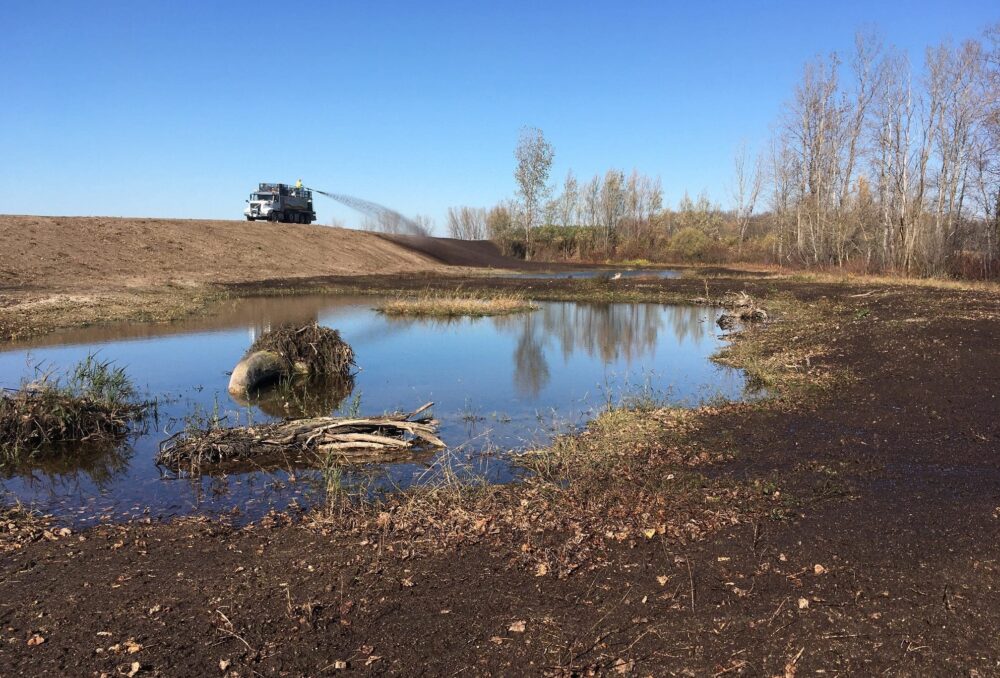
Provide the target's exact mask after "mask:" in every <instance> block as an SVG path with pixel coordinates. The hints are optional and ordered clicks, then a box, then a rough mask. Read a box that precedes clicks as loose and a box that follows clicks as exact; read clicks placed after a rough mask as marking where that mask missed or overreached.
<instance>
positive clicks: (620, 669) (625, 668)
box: [615, 659, 635, 676]
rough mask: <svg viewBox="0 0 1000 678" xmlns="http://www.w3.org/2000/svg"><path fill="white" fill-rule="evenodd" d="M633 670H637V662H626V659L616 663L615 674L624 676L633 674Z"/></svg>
mask: <svg viewBox="0 0 1000 678" xmlns="http://www.w3.org/2000/svg"><path fill="white" fill-rule="evenodd" d="M633 669H635V662H634V661H632V660H631V659H630V660H629V661H625V660H624V659H618V660H616V661H615V673H617V674H620V675H623V676H624V675H625V674H627V673H632V670H633Z"/></svg>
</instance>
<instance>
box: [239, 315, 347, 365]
mask: <svg viewBox="0 0 1000 678" xmlns="http://www.w3.org/2000/svg"><path fill="white" fill-rule="evenodd" d="M257 351H271V352H272V353H276V354H278V355H279V356H281V358H282V359H283V360H285V361H286V362H287V363H288V373H289V374H291V373H293V372H304V373H308V374H312V375H324V376H328V377H343V378H347V377H349V376H350V375H351V370H352V369H353V368H354V366H355V362H354V349H352V348H351V346H350V344H348V343H347V342H346V341H344V340H343V339H342V338H341V337H340V332H338V331H337V330H333V329H330V328H329V327H322V326H320V325H319V324H318V323H312V324H311V325H305V326H298V325H294V324H289V325H281V326H280V327H278V328H276V329H274V330H271V331H270V332H265V333H264V334H262V335H261V336H260V337H258V338H257V341H255V342H254V343H253V345H252V346H251V347H250V348H249V350H248V351H247V355H250V354H251V353H256V352H257Z"/></svg>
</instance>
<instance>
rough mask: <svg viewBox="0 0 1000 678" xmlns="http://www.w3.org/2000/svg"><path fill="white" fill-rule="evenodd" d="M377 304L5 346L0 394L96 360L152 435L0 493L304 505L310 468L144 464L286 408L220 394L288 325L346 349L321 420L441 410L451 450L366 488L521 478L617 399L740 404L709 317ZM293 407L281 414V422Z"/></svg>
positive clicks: (3, 482) (237, 307)
mask: <svg viewBox="0 0 1000 678" xmlns="http://www.w3.org/2000/svg"><path fill="white" fill-rule="evenodd" d="M376 303H377V299H374V298H372V297H354V298H352V297H331V296H305V297H291V298H261V299H244V300H237V301H232V302H226V303H225V304H222V305H220V306H219V308H218V309H216V311H215V312H214V313H213V314H211V315H209V316H205V317H199V318H193V319H190V320H187V321H184V322H178V323H172V324H157V325H152V324H123V325H114V326H103V327H94V328H87V329H78V330H72V331H65V332H61V333H56V334H51V335H47V336H45V337H41V338H39V339H38V340H35V341H32V342H28V343H21V344H9V345H6V346H5V347H4V348H3V351H2V352H0V386H8V387H13V386H16V385H17V384H18V383H19V382H20V380H21V379H22V378H30V377H31V375H32V374H33V369H34V366H38V365H41V366H42V368H43V369H46V368H49V367H51V368H56V369H65V368H66V367H68V366H71V365H73V364H75V363H76V362H77V361H79V360H81V359H82V358H84V357H86V356H87V355H88V354H92V353H97V354H98V355H99V356H100V357H101V358H102V359H106V360H113V361H115V362H116V363H117V364H120V365H125V366H126V367H127V369H128V372H129V374H130V375H131V376H132V378H133V380H134V381H135V383H136V385H137V386H138V387H139V389H140V390H141V391H143V392H145V393H148V394H149V395H150V396H152V397H155V398H157V399H158V401H159V406H158V417H157V419H156V420H154V421H151V422H150V425H149V429H150V430H149V431H148V432H147V433H146V434H144V435H141V436H139V437H138V438H137V439H135V440H134V441H133V442H132V444H130V445H128V446H125V447H123V448H119V449H116V450H107V449H105V450H92V451H88V453H87V454H84V455H81V458H80V459H78V460H73V461H71V462H66V461H63V462H60V463H59V464H57V465H54V466H51V467H46V468H34V469H20V470H16V471H8V472H7V474H6V475H5V476H4V477H2V478H0V488H2V490H0V491H3V492H4V493H5V494H8V495H13V496H14V497H16V498H18V499H20V500H22V501H25V502H28V503H31V504H33V505H35V506H36V507H38V508H39V509H40V510H43V511H46V512H52V513H56V514H60V515H63V516H66V517H69V518H71V519H73V520H76V521H77V522H82V523H87V522H91V521H94V520H98V519H101V518H104V519H109V518H114V519H118V518H123V517H132V516H136V515H150V516H153V517H169V516H173V515H178V514H183V513H188V512H192V511H195V510H197V511H206V512H210V513H217V512H229V511H235V512H238V513H239V515H240V516H244V517H251V518H252V517H256V516H259V515H261V514H262V513H263V512H266V511H267V510H268V509H270V508H272V507H273V508H284V507H287V506H288V505H289V504H295V503H297V504H300V505H301V504H308V503H309V502H311V501H314V500H315V498H316V483H315V482H312V481H314V480H315V474H314V473H313V472H311V471H308V470H303V469H285V470H277V471H274V470H269V471H266V472H265V471H258V472H248V473H239V474H232V475H227V476H222V477H208V476H206V477H202V478H197V479H191V478H185V479H176V478H174V477H173V476H172V474H169V473H165V472H164V471H162V470H161V469H158V468H157V467H156V466H155V464H154V463H153V458H154V455H155V453H156V450H157V445H158V443H159V442H160V441H161V440H163V439H164V438H165V437H166V436H168V435H170V434H171V433H174V432H176V431H178V430H180V429H181V428H183V427H184V426H185V425H186V423H187V422H189V421H191V420H192V419H197V418H199V417H201V418H204V417H208V416H214V415H219V416H228V417H229V419H230V421H237V420H238V421H239V422H241V423H244V422H246V421H247V420H248V419H252V420H253V421H262V420H268V419H271V418H273V417H272V415H275V414H278V415H280V414H281V412H282V411H283V403H285V402H288V401H283V400H278V401H277V402H273V401H272V402H268V403H265V404H258V405H251V406H246V405H244V404H241V403H238V402H236V401H234V400H232V399H231V398H230V396H229V395H228V393H227V391H226V385H227V383H228V378H229V377H228V374H229V371H230V370H231V369H232V367H233V365H235V363H236V362H237V361H238V360H239V359H240V357H241V356H242V355H243V353H244V352H245V351H246V349H247V347H248V346H249V345H250V344H251V343H252V342H253V340H254V338H255V337H256V336H258V335H259V334H260V333H261V332H264V331H267V330H268V329H269V328H270V327H272V326H275V325H277V324H279V323H282V322H286V321H297V322H304V321H310V320H317V321H319V322H320V323H321V324H323V325H326V326H329V327H334V328H337V329H339V330H340V332H341V334H342V336H343V337H344V339H345V340H347V341H348V342H349V343H350V344H351V345H352V346H353V348H354V350H355V352H356V355H357V361H358V365H359V367H360V371H359V372H358V374H357V376H356V380H355V387H354V391H353V393H351V394H345V393H341V394H337V395H336V396H333V395H329V397H327V398H326V399H325V400H323V399H320V401H321V402H324V403H325V405H324V407H325V409H328V410H329V409H335V408H337V407H338V406H339V407H340V408H341V410H342V411H343V410H344V409H346V408H347V407H349V406H351V405H352V404H356V400H357V399H360V411H361V412H362V413H363V414H380V413H382V412H385V411H391V410H399V411H409V410H412V409H414V408H416V407H418V406H419V405H422V404H423V403H425V402H428V401H434V402H435V403H436V405H435V407H434V410H433V411H434V414H435V416H436V417H437V418H438V419H440V421H441V437H442V438H443V439H444V440H445V441H446V442H447V443H448V444H449V446H450V447H451V449H450V450H449V451H447V452H444V453H436V454H432V455H431V456H429V457H427V458H422V459H416V460H411V461H407V462H405V463H396V464H390V465H380V466H370V467H366V468H363V469H360V470H359V471H356V472H353V473H350V474H348V478H349V480H355V481H356V480H357V479H358V478H359V476H364V477H365V478H367V479H368V481H369V482H371V483H372V484H373V486H375V487H382V488H387V487H394V486H405V485H408V484H410V483H412V482H421V481H422V480H426V479H428V478H432V477H434V476H435V474H437V473H439V472H440V470H441V465H442V464H445V463H446V464H448V465H449V467H451V468H453V469H454V470H456V471H457V472H458V473H459V475H464V474H476V475H482V476H485V477H486V478H487V479H489V480H490V481H493V482H505V481H509V480H511V479H513V478H516V476H517V470H516V467H514V466H512V465H511V463H510V461H509V459H510V456H509V453H508V451H509V450H516V449H523V448H526V447H531V446H535V445H540V444H544V443H545V442H546V441H547V440H549V439H550V437H551V435H552V434H553V432H556V431H565V430H569V429H571V428H572V427H574V426H579V425H581V424H583V423H585V422H586V421H587V420H588V419H590V418H591V417H592V416H593V415H594V414H595V413H596V412H597V411H598V410H600V409H601V408H602V407H605V406H607V404H608V403H609V402H612V403H617V402H619V401H620V400H621V398H622V397H623V395H624V394H629V393H631V394H635V393H636V392H642V391H648V392H650V393H652V394H654V395H656V396H657V397H664V398H666V399H668V400H669V401H670V402H672V403H676V404H686V405H694V404H697V403H699V402H702V401H704V400H706V399H708V398H714V397H720V396H721V397H724V398H737V397H740V395H741V394H742V392H743V388H744V379H743V376H742V374H741V373H740V372H738V371H736V370H732V369H729V368H725V367H722V366H719V365H716V364H714V363H712V362H710V361H709V356H711V355H712V354H713V353H714V352H715V351H717V350H718V349H719V348H720V346H721V342H722V340H721V339H720V337H719V336H718V330H717V328H716V326H715V320H716V318H717V315H718V310H717V309H707V308H701V307H690V306H663V305H658V304H589V303H573V302H543V303H540V304H539V307H540V308H539V310H537V311H535V312H532V313H527V314H519V315H511V316H503V317H498V318H483V319H475V320H473V319H462V320H457V321H453V322H442V321H436V320H416V319H391V318H387V317H384V316H382V315H380V314H378V313H376V312H375V311H373V310H372V306H373V305H375V304H376ZM341 398H343V401H342V402H341ZM296 406H297V402H288V407H287V409H286V410H284V411H292V410H295V408H296ZM7 498H8V499H10V497H9V496H8V497H7Z"/></svg>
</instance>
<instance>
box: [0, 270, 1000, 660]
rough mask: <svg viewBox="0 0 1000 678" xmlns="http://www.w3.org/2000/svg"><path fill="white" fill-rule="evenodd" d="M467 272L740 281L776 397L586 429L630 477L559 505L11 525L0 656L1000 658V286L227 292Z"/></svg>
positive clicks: (755, 349) (698, 291) (662, 297)
mask: <svg viewBox="0 0 1000 678" xmlns="http://www.w3.org/2000/svg"><path fill="white" fill-rule="evenodd" d="M456 285H461V286H462V287H463V289H487V288H488V289H502V290H504V291H512V292H520V293H524V294H526V295H528V296H531V297H532V298H537V299H570V298H575V299H592V300H596V301H612V300H614V301H629V300H630V301H640V300H642V301H663V302H670V301H682V300H690V299H691V298H693V297H696V296H703V295H704V294H705V293H706V290H707V292H708V294H710V295H721V294H722V293H724V292H726V291H738V290H746V291H748V292H749V293H750V294H752V295H754V297H755V298H758V299H759V300H761V302H762V303H763V304H764V305H765V306H768V305H769V306H770V308H774V309H776V310H777V313H776V316H775V320H774V322H773V323H771V324H770V325H768V326H766V327H764V328H761V329H759V330H754V331H753V332H752V333H748V334H747V335H746V336H744V337H742V338H741V339H740V340H739V341H737V342H736V344H735V345H734V347H733V349H732V351H731V352H730V354H729V355H727V356H726V357H725V359H726V360H729V361H731V362H732V363H733V364H737V365H740V366H743V367H745V368H747V369H749V370H751V371H756V373H757V374H758V375H759V377H760V378H761V379H763V380H766V381H767V380H769V381H770V382H771V384H772V386H773V387H774V389H775V392H776V396H775V397H774V398H771V399H768V400H765V401H761V402H754V403H743V404H734V405H723V406H718V407H710V408H704V409H703V410H700V411H698V412H697V413H695V414H694V415H692V416H694V417H695V419H694V421H693V422H688V423H683V424H680V423H678V422H677V421H676V420H675V419H674V418H673V417H672V416H666V415H662V416H661V415H657V416H649V417H645V418H642V419H633V418H626V419H622V420H620V421H619V422H618V424H619V425H617V426H616V425H615V423H614V422H611V425H610V426H609V428H608V430H604V429H600V427H599V428H598V430H595V432H594V433H592V434H590V435H592V436H596V437H598V439H599V442H600V443H601V444H600V447H601V449H603V450H607V451H608V452H610V453H612V454H613V455H615V456H617V457H619V458H620V459H621V461H620V462H616V465H614V466H612V467H611V468H612V470H614V471H616V475H615V476H614V477H611V476H609V477H608V478H606V479H605V480H607V483H606V484H607V486H608V487H614V488H617V489H616V491H620V492H621V494H620V495H615V496H613V497H597V499H599V500H597V499H595V500H594V501H593V503H588V502H589V500H588V501H582V502H578V503H575V504H572V506H573V507H574V511H575V514H570V515H564V514H562V513H560V516H561V517H560V519H559V520H554V519H552V518H551V516H550V513H549V511H550V510H551V509H552V507H557V508H558V507H563V506H566V505H564V504H561V503H560V502H562V501H564V499H563V498H561V497H559V496H556V495H551V494H546V493H541V494H528V491H529V489H530V488H529V487H527V486H525V487H524V488H518V487H512V488H508V489H506V490H504V492H511V493H513V494H511V495H510V496H505V495H500V496H492V497H489V502H484V501H482V500H481V499H477V500H476V502H471V503H468V502H467V500H464V499H463V500H462V502H461V503H452V504H448V503H440V502H438V503H434V502H431V501H430V500H429V499H428V498H427V497H422V498H420V499H419V500H420V501H423V502H425V504H424V505H425V506H426V507H427V510H426V513H424V514H419V515H420V516H421V517H420V520H416V519H413V520H410V522H407V520H404V517H407V516H409V517H411V518H412V517H413V516H415V515H418V514H417V513H414V512H413V510H414V509H413V507H414V505H415V504H416V503H418V502H417V499H414V498H413V497H410V499H411V500H412V501H411V504H409V505H407V504H405V503H400V504H395V505H391V506H387V507H381V509H382V510H380V512H379V513H376V514H374V515H365V514H350V513H348V512H342V513H341V514H339V515H332V516H323V517H321V516H316V515H307V516H288V515H278V516H273V517H271V518H268V519H265V520H263V521H261V522H260V523H258V524H256V525H253V526H251V527H249V528H242V529H235V528H231V527H228V526H227V525H225V524H224V523H222V522H218V521H206V520H184V521H177V522H174V523H169V524H143V523H141V522H138V523H130V524H126V525H118V526H105V527H99V528H95V529H92V530H87V531H86V532H84V533H81V534H71V535H62V534H59V533H58V532H57V531H56V530H58V526H51V527H50V528H49V534H48V535H47V536H46V535H45V534H44V532H41V531H36V532H32V531H31V530H27V531H22V532H17V534H22V535H23V534H34V537H32V538H26V541H27V542H28V543H26V544H25V545H24V546H23V547H22V548H17V549H14V550H11V551H8V552H6V553H3V554H2V555H0V582H2V583H0V598H2V600H3V602H2V603H0V635H2V638H0V661H2V662H3V665H5V666H9V667H10V670H11V672H12V673H22V674H32V675H56V674H61V673H65V672H66V671H71V672H73V671H76V672H85V673H90V672H93V673H94V674H95V675H96V674H99V673H100V672H102V671H103V672H108V673H114V672H115V671H117V670H123V671H124V672H125V673H128V672H129V671H130V670H131V668H132V667H133V666H134V663H135V662H138V664H139V670H140V671H142V672H143V673H144V674H148V675H179V674H184V675H189V674H206V673H208V674H212V673H216V672H217V674H218V675H227V674H229V675H236V674H238V675H253V674H254V673H259V674H262V675H269V674H271V673H278V672H284V673H286V674H288V675H324V674H325V673H333V672H336V671H337V670H340V669H341V668H342V667H347V668H348V669H350V670H353V671H355V672H365V673H389V674H409V673H412V672H413V670H414V667H421V668H422V669H423V670H424V672H425V673H427V674H431V675H439V674H446V673H447V674H454V673H455V672H457V671H461V670H465V671H468V672H470V673H474V674H498V673H499V674H505V673H506V674H511V673H519V674H535V675H541V674H556V675H566V674H573V673H587V672H596V673H614V672H620V673H623V674H631V673H634V674H636V675H648V674H654V675H662V674H666V673H683V672H685V671H686V672H688V673H689V674H695V675H704V674H719V673H723V674H726V675H728V674H733V675H737V674H740V675H805V674H807V673H813V672H815V671H818V670H824V671H826V672H827V673H853V674H858V673H864V674H870V673H875V672H883V671H888V672H889V673H896V674H899V673H902V674H936V675H941V674H964V675H976V674H978V675H991V674H993V673H995V672H996V671H997V670H998V668H1000V665H998V663H997V662H998V659H1000V640H998V637H997V635H996V633H995V632H994V630H995V629H996V628H997V627H998V626H1000V602H998V600H997V598H996V594H995V592H996V588H997V586H1000V540H998V539H997V536H998V535H1000V460H998V458H997V456H996V450H997V449H998V448H1000V423H998V417H997V416H996V411H997V405H996V393H997V392H998V391H1000V347H998V343H997V341H996V337H997V336H1000V295H998V294H997V293H996V292H995V291H992V290H989V289H970V290H960V289H943V288H936V287H931V286H913V285H887V284H884V283H882V282H867V283H866V282H864V281H856V282H851V283H830V282H817V281H811V280H807V279H803V280H797V279H772V278H763V279H762V278H760V277H756V276H754V277H750V276H741V275H740V274H738V273H735V272H727V271H722V272H714V275H713V277H709V278H706V279H704V280H703V279H700V278H697V277H686V278H680V279H675V280H655V281H647V280H622V281H616V282H615V283H612V284H604V283H600V282H596V283H595V282H585V281H572V280H560V281H538V280H531V281H524V280H516V279H509V278H505V279H493V280H486V279H483V278H481V277H476V276H471V275H470V276H459V277H452V278H447V279H443V280H438V281H435V280H431V279H429V278H423V277H406V278H400V277H384V278H382V277H379V278H374V277H346V278H319V279H312V280H309V281H304V280H294V281H266V282H262V283H253V284H240V285H230V286H228V287H226V288H223V289H216V290H215V292H216V293H220V294H228V295H239V296H243V295H253V294H261V293H267V294H290V293H295V292H299V291H303V290H309V291H352V292H358V291H364V292H369V293H386V292H388V293H392V292H395V291H405V290H424V289H428V288H432V287H433V288H440V289H454V288H455V287H456ZM602 431H603V432H602ZM625 432H631V433H630V434H629V435H624V433H625ZM601 436H606V437H603V438H602V437H601ZM623 471H625V472H627V473H629V474H632V478H631V481H632V482H629V483H624V482H622V479H621V478H619V477H617V473H618V472H623ZM668 472H669V473H668ZM668 475H673V476H675V477H674V478H673V479H672V480H671V481H669V482H668V481H667V480H666V478H667V476H668ZM595 479H596V476H589V475H588V476H585V477H581V478H580V482H583V483H589V482H595ZM678 479H686V480H685V483H684V484H683V487H680V486H676V485H671V484H670V483H671V482H673V480H678ZM596 487H597V486H596V485H595V488H596ZM522 492H523V493H524V494H518V493H522ZM546 492H548V490H546ZM594 496H595V497H596V496H597V495H594ZM522 500H523V501H525V502H527V507H526V508H525V509H522V508H519V507H522V506H524V504H522V503H521V502H522ZM612 500H614V502H617V503H612ZM404 501H405V498H401V499H400V502H404ZM435 501H437V500H435ZM605 501H606V502H608V503H607V504H602V503H601V502H605ZM658 502H662V503H658ZM449 506H450V507H451V508H450V509H449V508H448V507H449ZM609 506H619V507H621V508H622V511H620V512H619V514H618V515H613V514H614V513H615V512H614V511H608V510H607V508H608V507H609ZM644 506H662V507H664V509H667V507H672V508H670V510H665V513H664V514H663V515H657V514H656V513H655V511H653V513H652V514H650V515H644V512H643V510H642V507H644ZM432 509H433V510H432ZM633 509H634V511H633ZM407 510H410V511H411V512H410V513H407V512H406V511H407ZM475 511H483V512H488V511H493V513H491V514H489V515H487V513H482V514H477V513H475ZM504 511H508V512H509V517H505V516H508V513H504ZM381 512H384V513H386V514H387V515H388V516H389V517H388V518H384V519H383V518H382V517H381ZM456 512H457V513H456ZM463 512H467V513H468V515H467V516H466V515H464V514H463ZM678 516H680V517H678ZM713 516H714V517H713ZM483 517H486V518H488V520H486V522H485V523H482V524H481V525H480V524H479V522H478V521H479V520H482V519H483ZM682 518H683V519H682ZM611 521H617V522H615V524H614V525H612V522H611ZM477 526H478V527H477ZM661 526H662V530H661ZM613 527H614V529H612V528H613ZM605 528H607V529H605ZM616 530H620V531H616ZM648 530H651V532H648ZM567 563H569V564H570V565H572V566H567ZM542 564H544V565H545V567H544V568H542V567H540V565H542ZM36 636H37V637H40V638H43V639H44V641H43V642H38V641H35V642H32V643H30V644H29V641H30V640H31V639H32V638H35V637H36ZM136 648H138V649H136ZM133 650H134V651H133ZM137 675H141V674H137Z"/></svg>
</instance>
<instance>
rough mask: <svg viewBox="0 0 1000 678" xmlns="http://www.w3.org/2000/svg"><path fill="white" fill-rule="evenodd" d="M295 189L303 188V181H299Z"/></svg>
mask: <svg viewBox="0 0 1000 678" xmlns="http://www.w3.org/2000/svg"><path fill="white" fill-rule="evenodd" d="M295 188H302V180H301V179H299V180H298V181H296V182H295Z"/></svg>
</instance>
